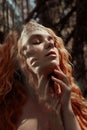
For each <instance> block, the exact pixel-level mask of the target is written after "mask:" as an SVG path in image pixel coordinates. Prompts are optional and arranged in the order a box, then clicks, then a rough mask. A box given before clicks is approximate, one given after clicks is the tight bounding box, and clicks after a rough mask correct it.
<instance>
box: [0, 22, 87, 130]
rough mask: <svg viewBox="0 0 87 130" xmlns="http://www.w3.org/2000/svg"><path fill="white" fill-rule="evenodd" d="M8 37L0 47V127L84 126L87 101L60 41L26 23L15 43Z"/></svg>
mask: <svg viewBox="0 0 87 130" xmlns="http://www.w3.org/2000/svg"><path fill="white" fill-rule="evenodd" d="M12 41H14V40H12V37H8V38H7V39H6V40H5V44H4V45H3V46H2V47H1V49H0V55H1V56H2V57H1V60H0V62H1V64H0V75H1V77H0V84H1V85H0V99H1V103H0V106H1V107H0V109H1V110H0V112H1V114H0V122H1V124H0V127H1V128H0V129H1V130H4V129H5V130H10V129H11V130H60V129H61V130H86V126H87V121H86V120H87V104H86V101H85V99H84V98H83V97H82V94H81V92H80V90H79V89H78V87H77V86H76V85H75V83H74V81H73V77H72V69H71V65H70V63H69V54H68V52H67V51H66V49H65V48H64V46H63V42H62V40H61V39H60V38H59V37H57V36H56V35H55V34H54V32H53V31H52V30H50V29H48V28H46V27H44V26H42V25H40V24H37V23H36V22H32V21H31V22H29V23H27V24H26V25H25V26H24V29H23V31H22V34H21V37H20V39H19V41H18V46H17V44H13V42H12ZM17 49H18V50H17ZM2 61H3V63H2Z"/></svg>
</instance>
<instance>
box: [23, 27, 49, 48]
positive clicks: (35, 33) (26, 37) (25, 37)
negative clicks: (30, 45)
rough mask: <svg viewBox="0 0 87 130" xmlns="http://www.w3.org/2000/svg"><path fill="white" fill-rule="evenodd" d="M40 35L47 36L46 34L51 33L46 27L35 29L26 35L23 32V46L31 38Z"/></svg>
mask: <svg viewBox="0 0 87 130" xmlns="http://www.w3.org/2000/svg"><path fill="white" fill-rule="evenodd" d="M39 36H42V37H45V36H50V34H49V33H48V32H47V31H46V30H44V29H40V30H33V31H31V32H29V33H26V34H24V35H23V34H22V46H24V45H25V44H26V43H27V42H28V41H30V40H31V39H34V38H38V37H39Z"/></svg>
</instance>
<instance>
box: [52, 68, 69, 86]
mask: <svg viewBox="0 0 87 130" xmlns="http://www.w3.org/2000/svg"><path fill="white" fill-rule="evenodd" d="M54 73H55V74H56V75H57V77H58V79H60V80H62V81H63V82H64V83H65V84H67V85H68V84H69V80H68V78H67V77H66V75H65V74H64V73H63V72H62V71H59V70H56V69H55V70H54Z"/></svg>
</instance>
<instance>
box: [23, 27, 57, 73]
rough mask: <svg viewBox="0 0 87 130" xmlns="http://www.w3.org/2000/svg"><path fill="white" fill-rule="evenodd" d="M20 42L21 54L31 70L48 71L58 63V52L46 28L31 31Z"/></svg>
mask: <svg viewBox="0 0 87 130" xmlns="http://www.w3.org/2000/svg"><path fill="white" fill-rule="evenodd" d="M26 39H27V42H25V43H24V42H23V43H22V54H23V55H24V57H25V60H26V63H27V65H28V66H29V68H30V69H31V70H32V71H33V72H36V73H37V72H43V73H46V72H50V71H51V70H52V69H53V68H55V67H56V66H58V65H59V53H58V50H57V48H56V45H55V43H54V39H53V37H52V36H51V35H50V34H49V33H48V32H47V31H46V30H43V29H42V30H36V31H32V32H31V34H29V36H27V37H26Z"/></svg>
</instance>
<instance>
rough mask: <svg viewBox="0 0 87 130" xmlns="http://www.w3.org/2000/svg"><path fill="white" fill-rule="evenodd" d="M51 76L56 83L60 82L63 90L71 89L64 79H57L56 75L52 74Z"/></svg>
mask: <svg viewBox="0 0 87 130" xmlns="http://www.w3.org/2000/svg"><path fill="white" fill-rule="evenodd" d="M51 78H52V80H53V81H54V82H55V83H56V84H59V85H60V86H61V89H62V91H65V90H71V88H70V87H68V86H67V85H66V84H65V83H64V82H63V81H62V80H60V79H57V78H55V77H54V76H52V77H51Z"/></svg>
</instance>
